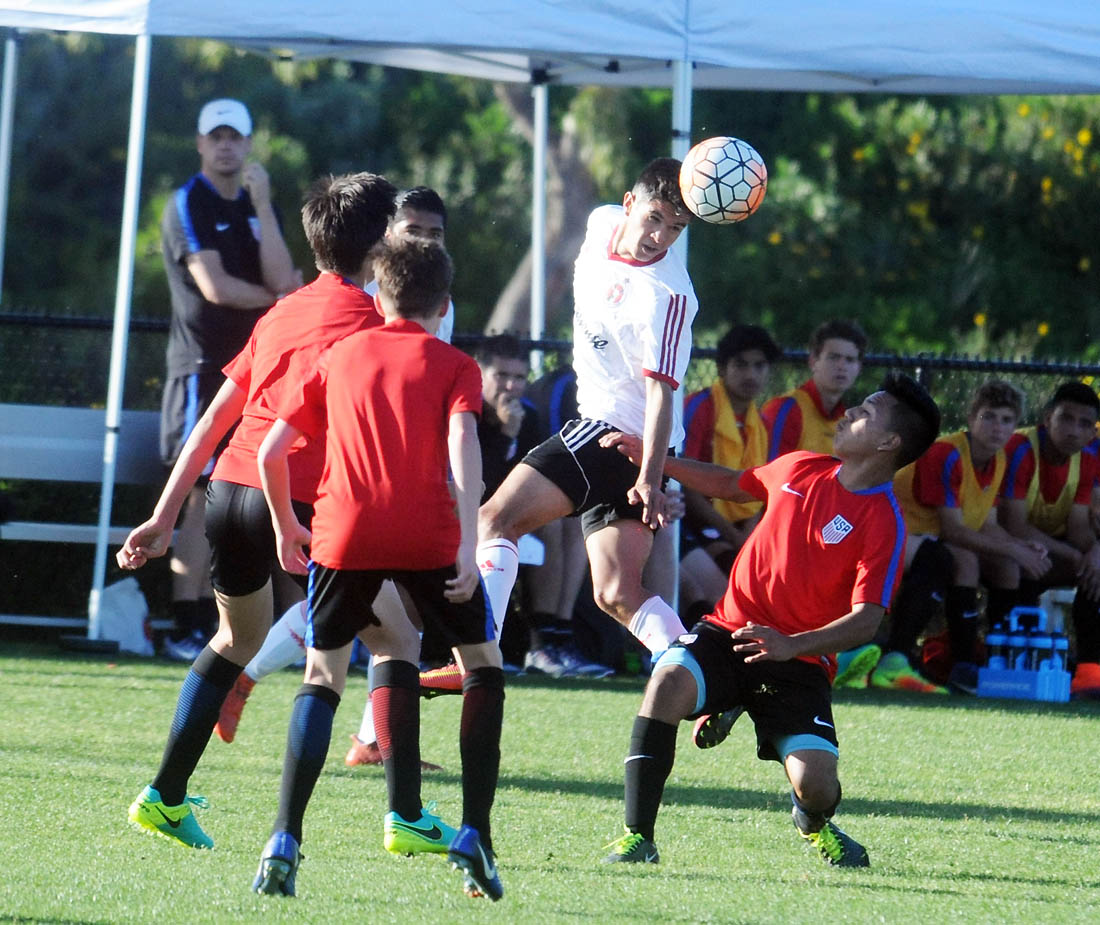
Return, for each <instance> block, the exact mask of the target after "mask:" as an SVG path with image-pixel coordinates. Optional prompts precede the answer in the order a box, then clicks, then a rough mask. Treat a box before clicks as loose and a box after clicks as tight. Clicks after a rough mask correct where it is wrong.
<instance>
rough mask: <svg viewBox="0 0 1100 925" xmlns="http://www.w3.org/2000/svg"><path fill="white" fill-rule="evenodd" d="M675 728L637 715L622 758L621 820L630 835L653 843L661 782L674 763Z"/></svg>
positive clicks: (663, 782)
mask: <svg viewBox="0 0 1100 925" xmlns="http://www.w3.org/2000/svg"><path fill="white" fill-rule="evenodd" d="M677 728H678V727H677V726H676V725H673V724H670V723H664V722H661V720H659V719H650V718H649V717H646V716H637V717H635V718H634V729H633V730H632V732H631V734H630V754H628V755H627V756H626V775H625V776H626V782H625V790H626V795H625V803H626V812H625V816H624V821H625V822H626V827H627V828H628V829H629V830H630V831H631V832H639V833H640V834H641V835H642V836H643V837H644V838H648V839H649V840H650V841H652V840H653V829H654V827H655V826H656V824H657V810H658V809H659V808H660V806H661V795H662V794H663V793H664V790H665V781H666V780H667V779H668V775H669V774H670V773H671V772H672V764H673V762H674V761H675V760H676V730H677Z"/></svg>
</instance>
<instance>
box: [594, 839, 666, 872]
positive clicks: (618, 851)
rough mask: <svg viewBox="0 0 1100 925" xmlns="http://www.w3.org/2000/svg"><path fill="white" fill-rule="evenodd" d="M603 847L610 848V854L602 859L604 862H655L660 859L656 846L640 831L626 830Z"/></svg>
mask: <svg viewBox="0 0 1100 925" xmlns="http://www.w3.org/2000/svg"><path fill="white" fill-rule="evenodd" d="M604 847H605V848H610V849H611V854H609V855H608V856H607V857H605V858H604V859H603V862H604V864H622V863H626V864H656V863H657V862H658V861H660V860H661V855H660V854H659V853H658V852H657V846H656V845H655V844H653V842H651V841H650V840H649V839H648V838H646V837H645V836H644V835H642V834H641V833H640V832H627V833H626V834H625V835H623V837H622V838H620V839H618V840H616V841H613V842H612V843H611V844H610V845H604Z"/></svg>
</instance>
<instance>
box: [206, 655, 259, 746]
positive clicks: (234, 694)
mask: <svg viewBox="0 0 1100 925" xmlns="http://www.w3.org/2000/svg"><path fill="white" fill-rule="evenodd" d="M255 686H256V682H255V681H253V680H252V679H251V678H250V677H249V676H248V675H246V674H245V673H244V672H243V671H242V672H241V673H240V674H239V675H237V680H236V681H235V682H234V683H233V687H232V688H230V690H229V693H228V694H226V696H225V700H224V701H223V702H222V708H221V711H220V712H219V713H218V722H217V723H216V724H215V725H214V731H215V732H216V733H217V734H218V738H219V739H221V740H222V741H223V742H232V741H233V739H234V738H235V737H236V735H237V724H238V723H239V722H240V721H241V710H243V709H244V705H245V703H246V702H247V701H248V695H249V694H251V693H252V688H254V687H255Z"/></svg>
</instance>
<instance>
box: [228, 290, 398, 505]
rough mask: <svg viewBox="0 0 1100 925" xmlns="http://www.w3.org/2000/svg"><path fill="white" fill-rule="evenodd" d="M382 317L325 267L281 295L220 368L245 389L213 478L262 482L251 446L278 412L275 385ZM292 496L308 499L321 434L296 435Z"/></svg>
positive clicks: (284, 384) (318, 464)
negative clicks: (304, 437) (314, 438)
mask: <svg viewBox="0 0 1100 925" xmlns="http://www.w3.org/2000/svg"><path fill="white" fill-rule="evenodd" d="M380 324H382V316H381V315H380V314H378V310H377V309H376V308H375V306H374V300H373V299H372V298H371V297H370V296H369V295H367V294H366V293H365V292H364V291H363V290H362V289H361V288H360V287H359V286H357V285H355V284H354V283H352V282H350V281H349V280H347V279H344V278H343V277H340V276H336V275H335V274H332V273H322V274H321V275H320V276H318V277H317V279H315V280H314V281H313V282H312V283H310V284H309V285H308V286H303V287H302V288H301V289H299V290H297V291H296V292H292V293H290V295H288V296H287V297H286V298H284V299H281V300H280V301H279V302H278V303H277V304H276V305H275V306H274V307H273V308H272V309H271V310H270V311H269V312H268V313H267V314H266V315H264V317H263V318H261V319H260V321H259V322H258V323H257V324H256V327H255V329H254V330H253V332H252V336H251V337H250V338H249V341H248V343H247V344H246V345H245V348H244V350H242V351H241V352H240V353H239V354H237V356H236V357H235V358H234V359H233V361H232V362H231V363H230V364H229V365H228V366H226V367H225V369H224V370H223V372H224V373H225V375H226V376H227V377H228V378H229V379H232V380H233V382H235V383H236V384H237V386H238V387H239V388H240V389H241V390H242V391H244V392H246V393H247V395H248V398H247V400H246V402H245V406H244V411H243V412H242V414H241V421H240V423H239V424H238V425H237V429H236V431H235V432H234V434H233V439H232V440H231V441H230V443H229V446H227V447H226V449H225V451H224V452H223V453H222V454H221V456H220V457H219V458H218V464H217V466H216V467H215V468H214V474H213V476H212V478H215V479H221V480H222V481H226V482H236V483H237V484H238V485H250V486H252V487H253V488H260V487H261V485H260V473H259V469H258V468H257V463H256V453H257V452H258V451H259V449H260V444H261V443H262V442H263V439H264V437H266V436H267V432H268V430H270V429H271V425H272V424H273V423H274V422H275V419H276V418H277V417H278V414H277V413H276V411H275V409H276V407H277V406H278V404H279V395H280V393H281V392H282V391H283V390H285V389H287V388H288V386H292V385H297V384H298V383H299V382H300V381H301V380H302V379H303V378H305V376H306V375H308V374H309V373H310V372H311V371H312V370H313V367H314V366H315V365H316V363H317V357H318V355H319V354H320V353H321V351H322V350H324V349H325V348H326V347H328V346H329V345H330V344H332V343H333V342H334V341H336V340H339V339H340V338H341V337H345V336H347V335H348V334H351V333H353V332H355V331H361V330H364V329H366V328H372V327H376V326H378V325H380ZM289 462H290V496H291V497H292V498H293V499H294V500H295V501H304V502H305V503H307V504H312V503H313V501H314V499H315V498H316V497H317V483H318V482H319V481H320V479H321V470H322V469H323V468H324V463H325V445H324V441H323V440H322V441H307V440H299V441H298V442H296V443H295V444H294V446H293V447H291V451H290V457H289Z"/></svg>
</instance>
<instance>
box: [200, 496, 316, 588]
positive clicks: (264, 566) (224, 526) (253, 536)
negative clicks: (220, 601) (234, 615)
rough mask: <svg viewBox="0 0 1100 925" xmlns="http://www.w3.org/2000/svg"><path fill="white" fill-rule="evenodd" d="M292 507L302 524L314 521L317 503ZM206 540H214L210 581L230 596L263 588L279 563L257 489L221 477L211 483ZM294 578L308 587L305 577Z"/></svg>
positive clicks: (273, 532) (261, 497)
mask: <svg viewBox="0 0 1100 925" xmlns="http://www.w3.org/2000/svg"><path fill="white" fill-rule="evenodd" d="M293 505H294V513H295V514H296V515H297V517H298V521H299V523H303V524H309V523H310V522H311V521H312V520H313V505H311V504H305V503H303V502H301V501H295V502H293ZM206 539H207V541H208V542H209V543H210V582H211V584H213V586H214V587H215V588H216V589H217V590H218V591H220V592H221V593H222V594H226V595H228V596H229V597H244V596H245V595H246V594H252V593H253V592H254V591H259V590H260V588H262V587H263V586H264V585H265V584H267V581H268V579H269V578H270V577H271V574H272V572H273V571H274V570H275V569H277V568H279V567H280V566H279V553H278V550H277V549H276V544H275V529H274V528H273V527H272V526H271V512H270V511H269V510H268V507H267V501H266V500H265V499H264V493H263V492H262V491H260V489H258V488H252V487H250V486H248V485H239V484H238V483H236V482H226V481H224V480H222V479H214V480H213V481H211V482H210V483H209V484H207V486H206ZM288 574H289V573H288ZM290 577H291V578H293V579H294V580H295V581H296V582H297V583H298V584H299V586H300V587H301V588H302V590H303V591H305V590H306V576H304V575H290Z"/></svg>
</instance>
